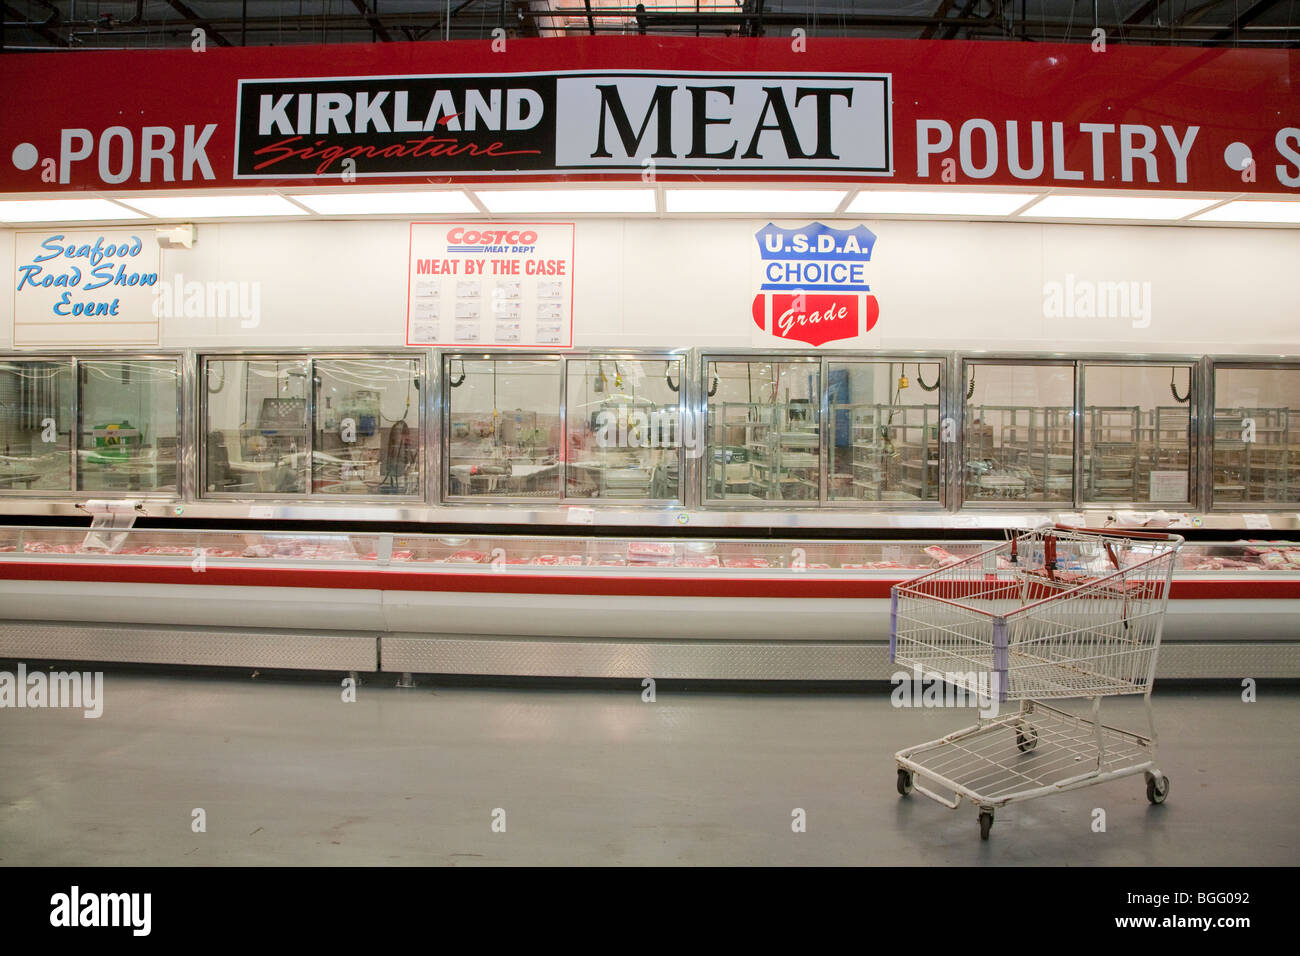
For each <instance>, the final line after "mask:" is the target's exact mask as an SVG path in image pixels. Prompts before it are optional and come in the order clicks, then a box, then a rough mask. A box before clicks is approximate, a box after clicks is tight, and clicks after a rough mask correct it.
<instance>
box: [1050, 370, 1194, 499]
mask: <svg viewBox="0 0 1300 956" xmlns="http://www.w3.org/2000/svg"><path fill="white" fill-rule="evenodd" d="M1077 365H1078V368H1077V371H1076V372H1075V379H1076V389H1077V392H1078V396H1077V402H1076V411H1077V412H1078V414H1077V416H1076V417H1077V418H1078V422H1077V428H1076V432H1075V436H1076V453H1075V457H1076V462H1075V489H1076V501H1077V507H1080V508H1085V509H1090V510H1098V509H1104V508H1121V509H1126V510H1150V509H1152V508H1176V509H1178V510H1180V511H1190V510H1194V509H1196V508H1197V507H1198V503H1200V502H1203V501H1204V499H1203V498H1201V496H1200V494H1199V487H1200V474H1201V459H1202V457H1203V456H1202V454H1201V449H1202V445H1201V439H1200V422H1201V413H1200V407H1199V404H1200V397H1201V393H1202V392H1203V391H1204V387H1203V380H1202V364H1201V360H1200V358H1199V357H1197V356H1160V357H1149V358H1148V357H1133V356H1117V357H1115V358H1105V359H1092V358H1081V359H1078V360H1077ZM1089 366H1099V367H1112V368H1113V367H1136V368H1185V369H1187V371H1188V376H1187V381H1188V388H1189V389H1190V394H1189V395H1188V401H1187V415H1188V423H1187V497H1186V498H1184V499H1183V500H1182V501H1139V500H1126V499H1107V500H1098V499H1089V498H1085V497H1084V483H1083V481H1082V472H1083V455H1084V433H1085V429H1084V412H1085V411H1086V410H1087V407H1088V406H1087V402H1086V399H1087V381H1086V377H1087V376H1086V369H1087V368H1088V367H1089ZM1135 464H1136V462H1135Z"/></svg>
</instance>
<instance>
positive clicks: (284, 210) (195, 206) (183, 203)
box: [121, 194, 307, 219]
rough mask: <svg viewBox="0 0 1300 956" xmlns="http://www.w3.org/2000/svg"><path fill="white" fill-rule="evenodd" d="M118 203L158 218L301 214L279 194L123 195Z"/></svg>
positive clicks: (301, 213)
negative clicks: (120, 202)
mask: <svg viewBox="0 0 1300 956" xmlns="http://www.w3.org/2000/svg"><path fill="white" fill-rule="evenodd" d="M121 201H122V202H124V203H127V204H129V205H130V206H132V207H133V208H135V209H139V210H140V211H141V212H145V213H148V214H149V215H150V216H155V217H156V218H158V219H226V218H234V217H239V216H305V215H307V213H306V211H305V210H303V209H301V208H299V207H298V206H295V205H294V204H293V203H291V202H289V200H287V199H285V198H284V197H283V196H273V195H270V194H267V195H264V196H249V195H243V196H124V197H122V200H121Z"/></svg>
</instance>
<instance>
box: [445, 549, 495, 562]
mask: <svg viewBox="0 0 1300 956" xmlns="http://www.w3.org/2000/svg"><path fill="white" fill-rule="evenodd" d="M447 560H448V561H450V562H452V563H453V564H482V563H483V562H484V561H486V560H487V555H486V554H484V553H483V552H482V551H453V552H452V553H451V554H449V555H448V556H447Z"/></svg>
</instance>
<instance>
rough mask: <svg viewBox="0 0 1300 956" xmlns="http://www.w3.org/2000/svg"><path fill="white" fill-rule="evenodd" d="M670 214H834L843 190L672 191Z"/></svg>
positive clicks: (668, 201) (666, 195)
mask: <svg viewBox="0 0 1300 956" xmlns="http://www.w3.org/2000/svg"><path fill="white" fill-rule="evenodd" d="M664 198H665V202H666V204H667V209H668V211H669V212H698V213H727V212H743V213H757V214H758V215H762V216H767V215H771V214H772V213H779V212H834V211H835V210H836V209H838V208H839V206H840V203H841V202H842V201H843V200H844V190H842V189H669V190H667V191H665V193H664Z"/></svg>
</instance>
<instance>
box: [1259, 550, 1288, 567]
mask: <svg viewBox="0 0 1300 956" xmlns="http://www.w3.org/2000/svg"><path fill="white" fill-rule="evenodd" d="M1259 563H1260V564H1262V565H1263V566H1264V567H1266V568H1268V569H1269V570H1270V571H1276V570H1277V569H1278V568H1285V567H1289V566H1290V564H1291V562H1289V561H1288V560H1287V559H1286V555H1285V554H1283V553H1282V552H1281V551H1265V552H1264V553H1263V554H1261V555H1260V556H1259Z"/></svg>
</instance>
